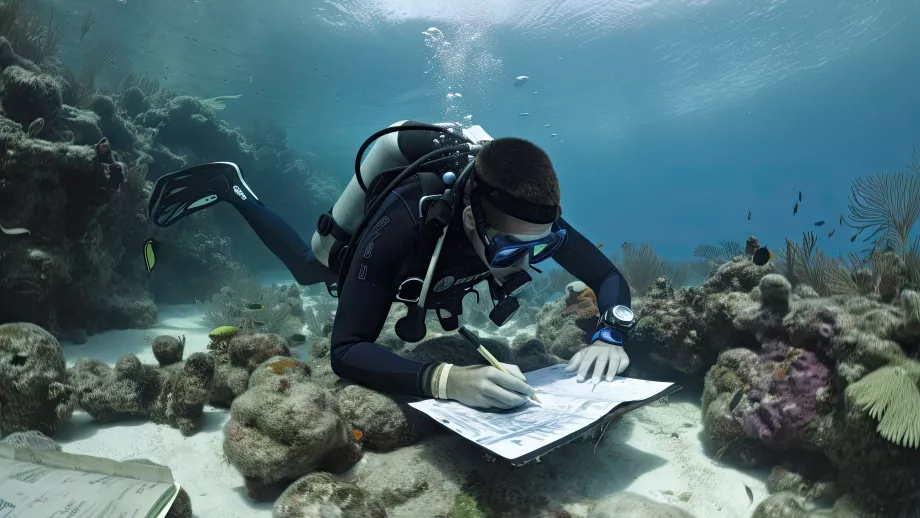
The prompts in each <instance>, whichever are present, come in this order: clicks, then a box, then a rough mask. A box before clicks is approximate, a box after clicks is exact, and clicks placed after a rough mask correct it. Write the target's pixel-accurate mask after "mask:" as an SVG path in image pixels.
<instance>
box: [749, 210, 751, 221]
mask: <svg viewBox="0 0 920 518" xmlns="http://www.w3.org/2000/svg"><path fill="white" fill-rule="evenodd" d="M748 221H751V211H748Z"/></svg>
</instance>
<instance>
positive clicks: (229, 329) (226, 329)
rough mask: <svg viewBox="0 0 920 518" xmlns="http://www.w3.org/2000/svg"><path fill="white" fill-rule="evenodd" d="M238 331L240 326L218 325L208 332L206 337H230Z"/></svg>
mask: <svg viewBox="0 0 920 518" xmlns="http://www.w3.org/2000/svg"><path fill="white" fill-rule="evenodd" d="M239 332H240V328H238V327H234V326H220V327H218V328H217V329H215V330H213V331H211V332H210V333H208V338H230V337H231V336H233V335H235V334H237V333H239Z"/></svg>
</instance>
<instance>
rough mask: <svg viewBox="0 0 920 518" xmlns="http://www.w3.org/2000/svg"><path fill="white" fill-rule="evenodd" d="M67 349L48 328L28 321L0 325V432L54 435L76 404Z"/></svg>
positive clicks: (68, 417)
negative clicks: (66, 360) (69, 379)
mask: <svg viewBox="0 0 920 518" xmlns="http://www.w3.org/2000/svg"><path fill="white" fill-rule="evenodd" d="M66 382H67V377H66V370H65V363H64V353H63V351H62V350H61V345H60V344H59V343H58V341H57V340H56V339H55V338H54V336H52V335H51V333H49V332H48V331H46V330H44V329H42V328H41V327H39V326H37V325H34V324H29V323H13V324H3V325H0V433H10V432H25V431H28V430H36V431H39V432H41V433H44V434H46V435H49V436H52V435H54V433H55V432H56V431H57V429H58V427H59V426H60V425H61V424H62V423H64V422H66V421H67V420H69V419H70V416H71V414H72V413H73V406H72V404H71V402H70V390H69V388H68V387H67V386H66V385H65V384H66Z"/></svg>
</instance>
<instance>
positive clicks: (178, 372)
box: [152, 353, 214, 436]
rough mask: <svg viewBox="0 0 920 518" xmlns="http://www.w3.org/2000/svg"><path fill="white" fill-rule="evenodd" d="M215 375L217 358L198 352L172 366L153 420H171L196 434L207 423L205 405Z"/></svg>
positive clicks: (181, 429)
mask: <svg viewBox="0 0 920 518" xmlns="http://www.w3.org/2000/svg"><path fill="white" fill-rule="evenodd" d="M213 379H214V359H213V358H212V357H211V356H209V355H207V354H205V353H195V354H193V355H191V356H189V358H188V360H186V361H185V363H184V364H183V365H182V366H181V368H179V367H178V366H177V368H174V369H172V370H171V371H170V372H169V374H167V376H166V378H165V379H164V380H163V384H162V387H161V388H160V393H159V395H158V397H157V400H156V402H155V403H154V407H153V410H152V412H153V415H152V417H153V420H154V422H158V423H165V424H169V425H170V426H173V427H176V428H178V429H179V431H180V432H182V435H186V436H187V435H192V434H194V433H196V432H198V431H199V430H201V428H202V426H204V405H205V403H207V401H208V397H209V396H210V392H211V382H212V381H213Z"/></svg>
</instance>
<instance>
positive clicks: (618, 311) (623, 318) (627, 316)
mask: <svg viewBox="0 0 920 518" xmlns="http://www.w3.org/2000/svg"><path fill="white" fill-rule="evenodd" d="M613 317H614V318H615V319H617V320H619V321H620V322H622V323H624V324H629V323H630V322H632V321H633V312H632V310H631V309H629V308H628V307H626V306H616V307H614V308H613Z"/></svg>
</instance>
